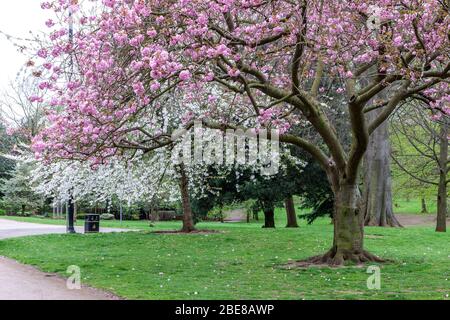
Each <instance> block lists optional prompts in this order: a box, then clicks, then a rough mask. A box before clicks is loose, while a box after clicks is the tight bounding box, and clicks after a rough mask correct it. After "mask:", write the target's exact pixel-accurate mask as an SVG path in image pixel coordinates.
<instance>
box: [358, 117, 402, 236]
mask: <svg viewBox="0 0 450 320" xmlns="http://www.w3.org/2000/svg"><path fill="white" fill-rule="evenodd" d="M377 114H378V111H376V110H375V111H371V112H370V113H369V115H368V119H373V118H375V117H376V116H377ZM390 157H391V147H390V144H389V132H388V121H385V122H384V123H383V124H381V125H380V126H379V127H378V128H377V129H376V130H375V131H374V132H373V133H372V135H371V136H370V139H369V144H368V148H367V151H366V154H365V157H364V193H363V204H364V205H363V214H364V224H365V225H366V226H380V227H387V226H389V227H401V225H400V223H399V222H398V220H397V219H396V218H395V216H394V210H393V205H392V179H391V170H390V168H391V166H390Z"/></svg>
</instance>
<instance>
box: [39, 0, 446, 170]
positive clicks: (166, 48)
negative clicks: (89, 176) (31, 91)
mask: <svg viewBox="0 0 450 320" xmlns="http://www.w3.org/2000/svg"><path fill="white" fill-rule="evenodd" d="M93 2H97V3H98V6H99V7H98V8H97V13H96V14H95V15H89V14H84V13H83V12H82V11H83V10H82V7H81V6H80V5H78V4H77V1H72V0H57V1H47V2H43V3H42V5H41V7H42V8H43V9H48V10H52V11H54V12H55V13H56V15H57V16H63V18H62V19H59V21H56V20H55V19H49V20H47V23H46V25H47V26H48V27H49V28H56V31H52V33H50V35H49V39H48V41H49V45H47V46H43V47H42V48H41V49H40V50H39V51H38V52H37V56H38V58H39V59H41V61H42V66H43V67H42V78H43V80H42V82H41V84H40V85H39V87H40V88H41V89H42V90H46V92H47V94H46V96H45V97H33V98H32V99H33V101H41V100H43V99H46V100H47V101H48V104H49V105H50V106H51V107H52V108H51V110H49V112H48V119H49V123H50V125H49V126H48V127H47V128H46V129H45V130H44V131H43V132H42V133H41V134H40V135H39V136H38V137H37V138H36V139H35V142H34V150H35V152H36V154H37V156H38V157H42V156H44V157H46V158H61V157H62V158H80V159H86V158H91V159H94V161H95V162H101V161H103V159H105V158H108V157H110V156H112V155H115V154H117V153H118V152H119V150H120V149H121V148H123V147H124V144H125V141H126V146H127V147H129V148H131V149H132V148H137V149H138V148H139V147H140V144H141V143H142V141H145V140H146V139H145V138H146V137H145V134H144V133H143V130H142V129H143V128H145V131H146V132H147V133H155V132H160V131H161V121H162V119H161V115H160V112H161V108H162V107H163V106H164V105H165V103H167V101H166V100H164V99H166V97H168V96H169V97H175V96H176V97H179V98H180V99H181V100H180V101H178V102H176V103H174V104H173V105H177V106H178V108H175V109H172V111H171V112H172V117H173V118H178V120H179V122H180V123H183V122H186V121H187V120H186V119H193V118H205V117H209V118H212V119H214V120H216V121H219V122H233V121H234V122H237V123H241V122H242V119H249V118H250V117H251V116H253V119H254V122H253V124H255V125H256V124H258V125H261V126H265V127H278V128H280V129H282V131H283V132H286V131H288V130H289V128H290V127H291V126H292V125H293V124H295V123H296V121H298V118H296V117H297V116H295V114H292V115H289V114H288V113H287V112H288V110H289V108H288V106H286V105H285V104H277V105H275V106H270V102H271V101H270V99H268V98H267V95H266V94H265V93H264V89H263V88H261V86H260V87H257V85H258V83H269V84H270V85H271V86H275V87H277V88H280V89H285V88H290V87H292V86H293V83H292V70H291V67H292V64H293V61H292V55H293V52H294V51H295V47H296V45H297V44H298V43H299V42H302V43H304V44H305V45H304V46H303V48H302V51H303V52H302V56H301V62H300V64H299V79H300V80H299V81H300V83H299V84H298V85H299V86H301V87H302V88H308V87H309V86H310V85H311V83H312V81H313V80H314V77H315V73H316V72H315V66H316V64H317V63H318V62H319V61H321V62H322V63H323V64H324V65H325V66H326V68H327V72H328V76H329V77H336V78H339V79H344V80H351V79H355V78H357V77H359V76H360V74H358V73H357V71H358V69H359V68H360V67H363V66H364V65H365V64H370V63H373V62H378V64H379V69H378V72H379V73H380V74H381V75H385V74H391V75H397V76H398V77H401V78H402V79H410V80H411V81H412V82H413V83H416V84H420V83H421V82H422V81H424V80H423V78H424V75H425V73H426V71H425V67H426V69H427V70H429V69H433V70H434V69H440V68H441V67H442V66H445V65H446V64H448V56H449V47H450V46H449V39H448V32H449V30H448V26H449V25H450V18H449V15H448V12H447V13H446V12H445V10H444V9H442V5H441V3H440V1H438V0H404V1H401V2H400V1H396V0H376V1H375V0H342V1H319V0H313V1H307V2H303V1H288V0H278V1H265V0H220V1H216V0H170V1H169V0H146V1H144V0H101V1H100V0H94V1H93ZM305 3H306V6H307V8H306V11H305V10H304V8H303V7H302V6H303V5H304V4H305ZM374 7H376V8H378V10H375V11H376V15H377V16H376V19H377V20H378V21H379V22H380V26H379V29H376V30H374V29H371V28H368V27H367V26H366V22H367V20H368V19H369V18H370V17H371V16H373V15H374V14H375V13H374V12H375V11H374V10H373V8H374ZM69 12H70V13H71V14H75V13H76V15H77V16H78V20H77V23H76V24H75V29H76V32H75V34H74V39H73V42H71V41H70V40H69V37H68V36H67V32H66V31H64V30H65V27H64V26H65V24H66V23H67V21H68V14H69ZM305 12H306V13H305ZM303 13H304V14H303ZM408 55H410V56H413V57H414V63H411V64H406V63H405V61H404V60H405V57H407V56H408ZM68 61H71V63H72V64H74V65H75V66H74V67H72V68H70V67H68ZM72 69H75V71H71V70H72ZM68 74H70V81H67V77H68ZM244 76H245V77H246V79H250V80H251V81H250V82H251V83H248V81H247V80H244ZM356 80H357V79H356ZM245 81H247V82H245ZM252 86H253V87H252ZM253 88H257V90H255V89H253ZM249 90H250V91H251V92H252V95H251V96H250V95H245V94H244V93H246V92H247V93H248V91H249ZM430 90H431V89H430ZM436 90H438V91H436ZM343 91H344V90H339V92H338V93H343ZM443 92H444V93H445V94H443ZM424 94H431V95H433V101H434V102H433V103H435V104H436V105H441V104H444V105H446V106H445V108H444V109H445V110H447V111H448V103H449V99H448V83H441V87H439V89H435V91H429V92H424ZM194 106H195V107H194ZM147 138H148V137H147Z"/></svg>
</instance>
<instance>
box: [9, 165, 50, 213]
mask: <svg viewBox="0 0 450 320" xmlns="http://www.w3.org/2000/svg"><path fill="white" fill-rule="evenodd" d="M32 168H33V164H32V163H29V162H18V163H17V165H16V167H15V169H14V170H13V171H12V174H11V175H12V177H11V179H9V180H6V179H2V180H0V189H1V191H2V193H3V194H4V197H3V205H4V207H5V208H6V209H7V210H8V211H10V212H12V213H15V214H17V213H19V212H20V214H21V215H25V213H26V211H27V210H34V211H38V210H40V209H42V207H43V205H44V198H43V197H41V196H40V195H38V194H37V193H35V192H34V191H33V189H32V186H31V184H30V177H31V170H32Z"/></svg>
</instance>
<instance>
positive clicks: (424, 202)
mask: <svg viewBox="0 0 450 320" xmlns="http://www.w3.org/2000/svg"><path fill="white" fill-rule="evenodd" d="M421 202H422V210H421V211H420V213H428V209H427V203H426V201H425V198H422V199H421Z"/></svg>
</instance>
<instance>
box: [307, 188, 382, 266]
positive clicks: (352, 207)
mask: <svg viewBox="0 0 450 320" xmlns="http://www.w3.org/2000/svg"><path fill="white" fill-rule="evenodd" d="M360 207H361V195H360V192H359V189H358V187H357V186H356V185H341V186H340V188H339V190H338V191H337V193H336V195H335V214H334V239H333V247H332V248H331V249H330V250H329V251H328V252H327V253H326V254H324V255H321V256H317V257H313V258H310V259H308V260H307V261H308V262H309V263H311V264H328V265H332V266H339V265H343V264H345V263H346V262H353V263H356V264H361V263H364V262H369V261H375V262H382V261H383V260H382V259H380V258H378V257H376V256H375V255H373V254H371V253H369V252H367V251H365V250H364V215H363V213H362V211H361V208H360Z"/></svg>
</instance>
